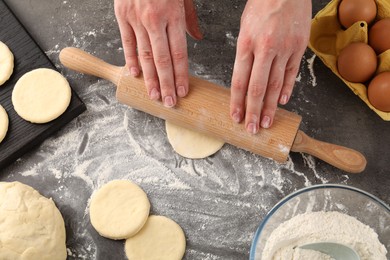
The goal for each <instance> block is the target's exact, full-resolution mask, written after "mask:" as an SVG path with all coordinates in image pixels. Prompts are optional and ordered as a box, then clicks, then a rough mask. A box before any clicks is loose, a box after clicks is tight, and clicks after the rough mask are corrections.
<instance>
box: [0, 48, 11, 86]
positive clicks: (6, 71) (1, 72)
mask: <svg viewBox="0 0 390 260" xmlns="http://www.w3.org/2000/svg"><path fill="white" fill-rule="evenodd" d="M13 71H14V55H13V54H12V52H11V51H10V49H9V48H8V47H7V45H5V43H3V42H1V41H0V86H1V85H3V84H4V82H6V81H7V80H8V79H9V78H10V77H11V75H12V72H13Z"/></svg>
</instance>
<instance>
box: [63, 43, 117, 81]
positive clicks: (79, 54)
mask: <svg viewBox="0 0 390 260" xmlns="http://www.w3.org/2000/svg"><path fill="white" fill-rule="evenodd" d="M59 58H60V61H61V63H62V64H63V65H64V66H65V67H68V68H69V69H72V70H74V71H78V72H81V73H84V74H88V75H93V76H97V77H99V78H103V79H106V80H109V81H111V82H112V83H114V84H115V85H116V86H117V85H118V83H119V79H120V76H121V75H122V69H123V68H124V67H118V66H115V65H111V64H109V63H107V62H105V61H103V60H101V59H99V58H97V57H95V56H93V55H91V54H89V53H86V52H84V51H83V50H81V49H78V48H74V47H66V48H64V49H62V50H61V52H60V55H59Z"/></svg>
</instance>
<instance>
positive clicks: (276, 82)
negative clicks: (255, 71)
mask: <svg viewBox="0 0 390 260" xmlns="http://www.w3.org/2000/svg"><path fill="white" fill-rule="evenodd" d="M286 63H287V59H285V58H283V57H280V56H276V57H275V58H274V60H273V62H272V65H271V69H270V73H269V79H268V83H267V89H266V92H265V96H264V104H263V108H262V110H261V119H260V126H261V127H262V128H269V127H270V126H271V125H272V123H273V119H274V116H275V112H276V108H277V106H278V101H279V97H280V92H281V89H282V86H283V82H284V74H285V68H286Z"/></svg>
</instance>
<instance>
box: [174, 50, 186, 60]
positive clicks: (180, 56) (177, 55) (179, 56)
mask: <svg viewBox="0 0 390 260" xmlns="http://www.w3.org/2000/svg"><path fill="white" fill-rule="evenodd" d="M172 59H173V60H174V61H183V60H186V59H187V53H186V52H185V51H174V52H172Z"/></svg>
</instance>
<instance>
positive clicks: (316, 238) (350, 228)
mask: <svg viewBox="0 0 390 260" xmlns="http://www.w3.org/2000/svg"><path fill="white" fill-rule="evenodd" d="M315 242H336V243H341V244H345V245H348V246H350V247H352V248H354V249H355V251H356V252H357V253H358V254H359V256H360V258H361V259H362V260H370V259H375V260H386V259H387V258H386V253H387V250H386V248H385V246H384V245H383V244H381V242H380V241H379V239H378V234H377V233H376V232H375V231H374V230H373V229H372V228H371V227H369V226H367V225H365V224H363V223H362V222H360V221H359V220H357V219H356V218H354V217H351V216H349V215H346V214H343V213H340V212H336V211H330V212H324V211H319V212H309V213H304V214H300V215H297V216H295V217H293V218H292V219H290V220H288V221H286V222H284V223H282V224H281V225H280V226H279V227H277V228H276V229H275V230H274V231H273V232H272V233H271V236H270V237H269V239H268V240H267V242H266V244H265V247H264V250H263V253H262V258H261V259H262V260H271V259H272V260H291V259H296V260H300V259H330V258H329V257H327V256H325V255H323V254H318V252H314V251H312V250H305V249H300V248H299V246H302V245H304V244H309V243H315Z"/></svg>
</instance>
